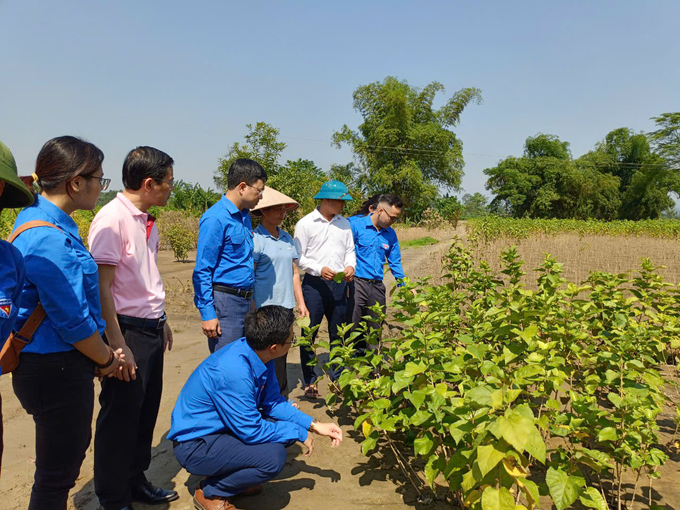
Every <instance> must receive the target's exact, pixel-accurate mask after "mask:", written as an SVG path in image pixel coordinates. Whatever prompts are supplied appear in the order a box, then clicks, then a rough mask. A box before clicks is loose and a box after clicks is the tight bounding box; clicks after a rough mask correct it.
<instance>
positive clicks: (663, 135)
mask: <svg viewBox="0 0 680 510" xmlns="http://www.w3.org/2000/svg"><path fill="white" fill-rule="evenodd" d="M652 120H653V121H654V122H655V123H656V125H657V126H658V127H659V129H658V130H656V131H653V132H651V133H649V134H648V135H647V137H648V138H649V142H650V143H651V144H652V147H654V151H655V152H656V153H657V154H658V155H659V156H661V157H662V158H664V159H665V160H666V161H667V162H668V164H669V165H670V166H671V167H674V168H675V169H676V170H677V169H678V168H680V112H675V113H662V114H661V115H659V116H658V117H652Z"/></svg>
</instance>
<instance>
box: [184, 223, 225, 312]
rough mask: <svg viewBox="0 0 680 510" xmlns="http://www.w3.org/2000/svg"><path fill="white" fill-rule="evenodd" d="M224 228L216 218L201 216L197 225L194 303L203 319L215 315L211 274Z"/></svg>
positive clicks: (220, 246)
mask: <svg viewBox="0 0 680 510" xmlns="http://www.w3.org/2000/svg"><path fill="white" fill-rule="evenodd" d="M223 242H224V228H223V226H222V223H221V222H220V220H219V219H218V218H215V217H207V218H205V217H204V218H202V219H201V222H200V224H199V227H198V247H197V249H196V268H195V269H194V274H193V278H192V280H193V283H194V304H195V305H196V308H198V311H199V312H200V314H201V319H202V320H204V321H208V320H212V319H215V318H216V317H217V314H216V313H215V301H214V299H213V289H212V283H213V275H214V274H215V268H216V267H217V264H218V261H219V257H220V252H221V251H222V243H223Z"/></svg>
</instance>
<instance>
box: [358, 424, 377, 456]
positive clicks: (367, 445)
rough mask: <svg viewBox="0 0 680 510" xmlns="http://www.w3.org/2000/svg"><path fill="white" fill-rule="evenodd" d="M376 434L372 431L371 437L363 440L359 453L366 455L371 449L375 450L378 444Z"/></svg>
mask: <svg viewBox="0 0 680 510" xmlns="http://www.w3.org/2000/svg"><path fill="white" fill-rule="evenodd" d="M378 437H379V436H378V432H377V431H375V430H374V431H373V432H371V435H370V436H368V437H367V438H366V439H364V442H363V443H361V453H363V454H364V455H368V452H370V451H371V450H372V449H373V448H375V447H376V446H377V444H378Z"/></svg>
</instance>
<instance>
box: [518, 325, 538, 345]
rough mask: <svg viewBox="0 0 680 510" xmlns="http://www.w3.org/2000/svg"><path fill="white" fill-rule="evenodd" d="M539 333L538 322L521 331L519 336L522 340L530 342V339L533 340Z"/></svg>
mask: <svg viewBox="0 0 680 510" xmlns="http://www.w3.org/2000/svg"><path fill="white" fill-rule="evenodd" d="M537 333H538V326H536V324H532V325H531V326H529V327H528V328H525V329H524V331H522V332H520V334H519V336H521V337H522V340H524V341H525V342H527V343H529V341H530V340H532V339H533V338H534V337H535V336H536V334H537Z"/></svg>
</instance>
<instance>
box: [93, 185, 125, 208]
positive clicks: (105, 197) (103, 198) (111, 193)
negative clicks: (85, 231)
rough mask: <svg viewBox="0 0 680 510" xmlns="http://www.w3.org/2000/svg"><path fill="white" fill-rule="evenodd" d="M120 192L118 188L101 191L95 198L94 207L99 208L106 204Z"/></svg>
mask: <svg viewBox="0 0 680 510" xmlns="http://www.w3.org/2000/svg"><path fill="white" fill-rule="evenodd" d="M118 193H120V191H119V190H117V189H110V190H108V191H103V192H102V194H101V195H99V199H98V200H97V206H96V209H101V208H102V207H104V206H105V205H106V204H108V203H109V202H110V201H111V200H113V199H114V198H116V195H117V194H118Z"/></svg>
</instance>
